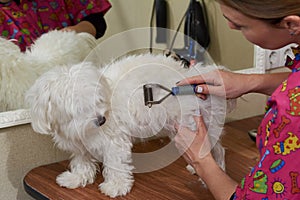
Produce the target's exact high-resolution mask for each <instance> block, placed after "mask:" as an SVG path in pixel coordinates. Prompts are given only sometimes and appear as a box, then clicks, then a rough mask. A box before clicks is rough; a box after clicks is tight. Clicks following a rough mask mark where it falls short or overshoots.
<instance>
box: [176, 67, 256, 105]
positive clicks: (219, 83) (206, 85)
mask: <svg viewBox="0 0 300 200" xmlns="http://www.w3.org/2000/svg"><path fill="white" fill-rule="evenodd" d="M247 78H248V75H247V74H240V73H233V72H229V71H222V70H214V71H211V72H208V73H205V74H201V75H197V76H192V77H189V78H186V79H184V80H182V81H180V82H179V83H177V85H186V84H196V85H198V86H197V87H196V91H197V96H198V97H200V98H202V99H205V98H206V95H207V94H213V95H216V96H223V97H224V96H226V98H228V99H233V98H237V97H240V96H242V95H243V94H245V93H247V92H248V91H249V90H250V87H249V86H251V85H250V84H249V83H247Z"/></svg>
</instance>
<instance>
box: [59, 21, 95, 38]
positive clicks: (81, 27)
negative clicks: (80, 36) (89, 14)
mask: <svg viewBox="0 0 300 200" xmlns="http://www.w3.org/2000/svg"><path fill="white" fill-rule="evenodd" d="M60 30H61V31H75V32H76V33H81V32H86V33H90V34H91V35H93V36H95V35H96V28H95V27H94V25H93V24H91V23H90V22H88V21H81V22H79V23H78V24H76V25H74V26H67V27H65V28H62V29H60Z"/></svg>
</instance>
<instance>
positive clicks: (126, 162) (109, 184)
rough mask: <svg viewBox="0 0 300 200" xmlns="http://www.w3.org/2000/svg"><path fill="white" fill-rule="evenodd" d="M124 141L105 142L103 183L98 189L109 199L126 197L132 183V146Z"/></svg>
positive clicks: (115, 139) (117, 139) (116, 139)
mask: <svg viewBox="0 0 300 200" xmlns="http://www.w3.org/2000/svg"><path fill="white" fill-rule="evenodd" d="M119 139H120V140H119ZM126 140H127V139H125V140H124V138H122V139H121V138H114V139H113V141H112V140H110V141H107V143H106V144H107V145H105V149H104V150H103V152H104V155H103V171H102V174H103V177H104V182H103V183H101V184H100V185H99V189H100V190H101V192H103V193H104V194H106V195H108V196H110V197H117V196H124V195H126V194H127V193H128V192H130V190H131V188H132V185H133V182H134V179H133V175H132V170H133V166H132V165H131V162H132V158H131V148H132V144H131V142H130V141H126Z"/></svg>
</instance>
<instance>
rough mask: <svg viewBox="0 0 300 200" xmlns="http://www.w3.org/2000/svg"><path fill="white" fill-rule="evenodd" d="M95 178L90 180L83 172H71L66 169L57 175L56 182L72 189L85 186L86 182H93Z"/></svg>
mask: <svg viewBox="0 0 300 200" xmlns="http://www.w3.org/2000/svg"><path fill="white" fill-rule="evenodd" d="M93 182H94V180H93V179H92V180H89V179H88V178H86V177H83V175H82V174H75V173H71V172H70V171H65V172H63V173H61V174H60V175H58V176H57V177H56V183H57V184H58V185H59V186H61V187H66V188H70V189H74V188H78V187H85V186H86V184H91V183H93Z"/></svg>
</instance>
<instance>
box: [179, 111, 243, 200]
mask: <svg viewBox="0 0 300 200" xmlns="http://www.w3.org/2000/svg"><path fill="white" fill-rule="evenodd" d="M194 119H195V121H196V124H197V130H196V131H195V132H194V131H191V130H190V129H188V128H185V127H178V126H177V127H175V128H176V129H177V130H178V134H177V135H176V136H175V144H176V147H177V148H178V149H179V151H180V152H182V153H183V157H184V158H185V160H186V161H187V162H188V163H189V164H190V165H192V166H193V167H194V169H195V171H196V173H197V175H198V176H200V177H201V179H202V180H203V181H204V182H205V183H206V185H207V187H208V189H209V190H210V191H211V193H212V194H213V195H214V197H215V199H216V200H224V199H229V198H230V197H231V195H232V194H233V193H234V191H235V188H236V186H237V183H236V182H235V181H234V180H232V179H231V178H230V177H229V176H228V175H227V174H226V173H225V172H224V171H223V170H222V169H221V168H220V167H219V166H218V165H217V163H216V162H215V160H214V158H213V157H212V154H211V153H210V150H211V144H210V142H209V138H208V135H207V129H206V127H205V124H204V122H203V118H202V117H201V116H200V117H199V116H197V117H194Z"/></svg>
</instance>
